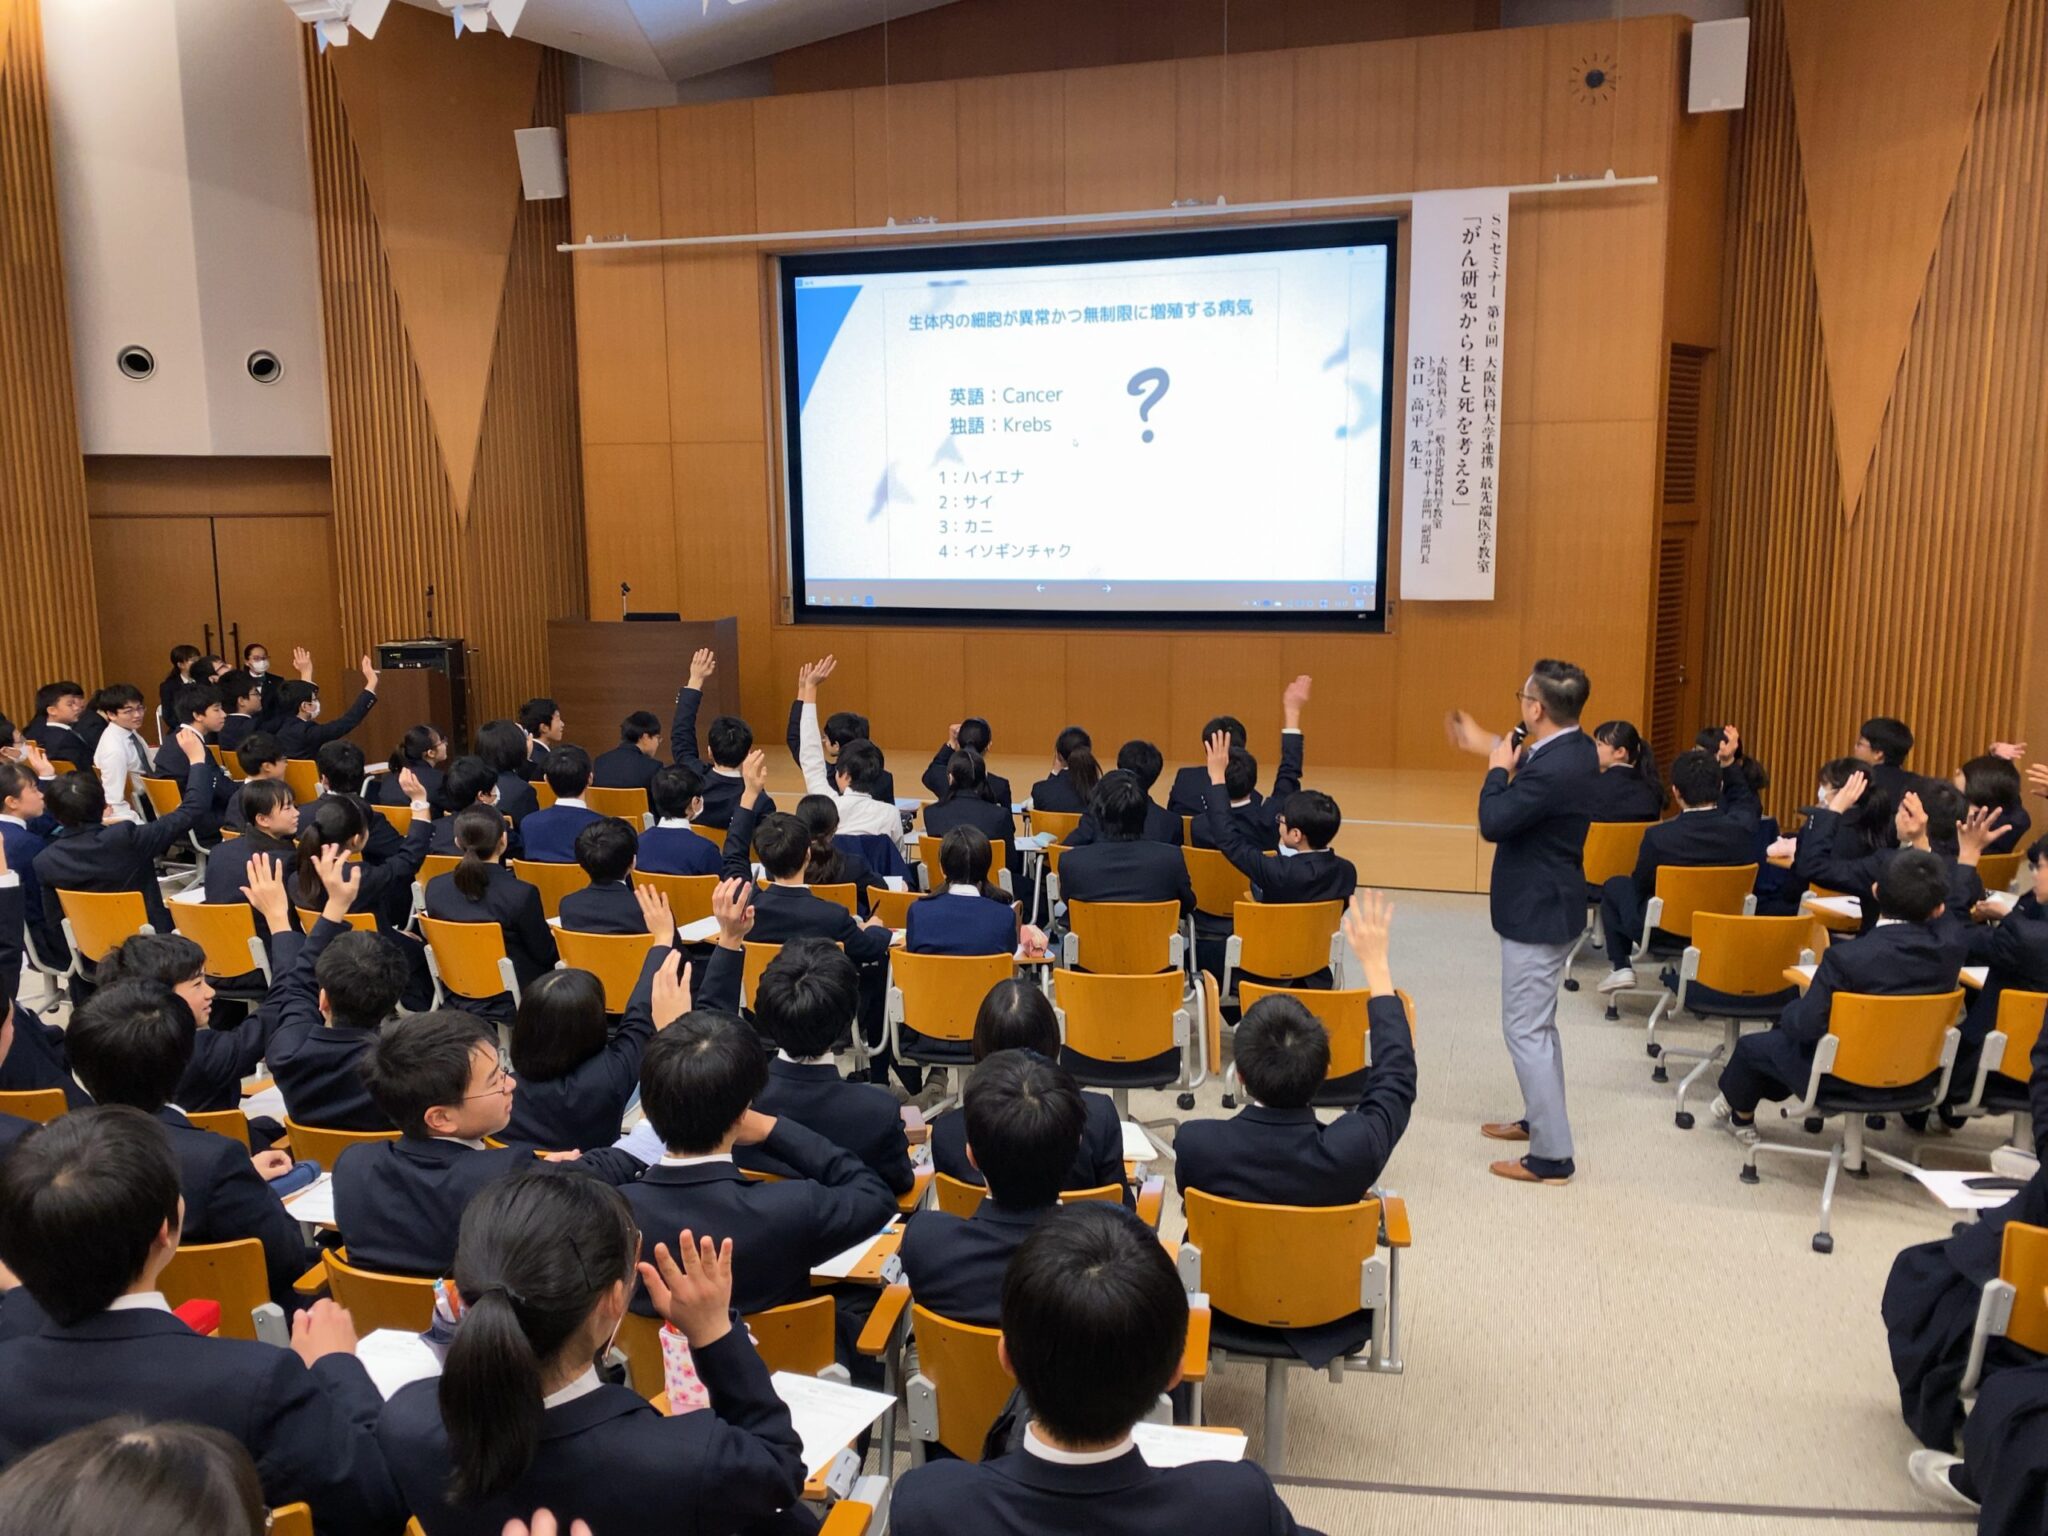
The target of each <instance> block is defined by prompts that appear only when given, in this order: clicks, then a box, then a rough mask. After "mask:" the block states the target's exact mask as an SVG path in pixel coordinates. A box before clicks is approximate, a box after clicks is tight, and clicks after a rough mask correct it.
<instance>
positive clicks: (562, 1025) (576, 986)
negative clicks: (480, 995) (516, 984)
mask: <svg viewBox="0 0 2048 1536" xmlns="http://www.w3.org/2000/svg"><path fill="white" fill-rule="evenodd" d="M604 1042H605V1016H604V983H603V982H601V981H599V980H598V979H597V977H595V976H593V975H592V974H591V973H590V972H589V971H583V970H577V969H575V968H574V967H571V968H570V969H568V970H558V971H543V972H542V973H541V974H540V975H539V976H537V977H535V978H534V979H533V980H532V981H531V982H529V983H528V984H527V985H526V986H524V987H522V988H521V989H520V991H519V1012H518V1013H517V1014H516V1015H514V1016H513V1019H512V1070H513V1072H514V1073H516V1074H517V1075H518V1077H519V1079H520V1080H521V1081H523V1082H535V1083H551V1082H553V1081H554V1080H555V1079H556V1078H558V1077H565V1076H567V1075H568V1073H569V1072H570V1071H571V1070H572V1069H574V1068H576V1067H579V1066H581V1065H582V1064H583V1063H584V1062H586V1061H588V1060H589V1059H590V1058H591V1057H593V1056H595V1055H596V1054H597V1053H598V1052H599V1051H601V1050H603V1049H604Z"/></svg>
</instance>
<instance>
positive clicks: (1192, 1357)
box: [1180, 1298, 1209, 1381]
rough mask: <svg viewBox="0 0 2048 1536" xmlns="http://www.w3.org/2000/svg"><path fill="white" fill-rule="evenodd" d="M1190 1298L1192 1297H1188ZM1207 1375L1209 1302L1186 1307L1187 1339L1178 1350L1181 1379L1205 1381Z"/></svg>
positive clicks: (1204, 1301)
mask: <svg viewBox="0 0 2048 1536" xmlns="http://www.w3.org/2000/svg"><path fill="white" fill-rule="evenodd" d="M1190 1299H1192V1298H1190ZM1208 1376H1209V1304H1208V1301H1207V1300H1206V1299H1204V1300H1203V1303H1202V1305H1201V1306H1199V1307H1189V1308H1188V1341H1187V1343H1186V1345H1185V1346H1184V1347H1183V1348H1182V1349H1181V1352H1180V1377H1181V1380H1182V1381H1206V1380H1207V1379H1208Z"/></svg>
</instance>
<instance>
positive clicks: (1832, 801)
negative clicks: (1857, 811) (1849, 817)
mask: <svg viewBox="0 0 2048 1536" xmlns="http://www.w3.org/2000/svg"><path fill="white" fill-rule="evenodd" d="M1868 788H1870V775H1869V774H1867V773H1865V772H1864V771H1863V770H1862V769H1861V768H1858V769H1857V770H1856V771H1855V772H1854V773H1852V774H1850V775H1849V778H1848V781H1847V782H1846V783H1844V784H1843V785H1842V787H1841V788H1840V789H1838V790H1836V791H1835V792H1834V793H1833V794H1832V795H1829V796H1828V809H1829V810H1831V811H1834V812H1835V813H1837V814H1838V815H1839V814H1840V813H1841V812H1843V811H1846V810H1848V809H1849V807H1850V806H1852V805H1854V804H1855V803H1856V802H1857V801H1858V800H1861V799H1862V798H1863V792H1864V791H1865V790H1866V789H1868Z"/></svg>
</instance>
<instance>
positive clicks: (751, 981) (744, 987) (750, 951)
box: [740, 939, 843, 1008]
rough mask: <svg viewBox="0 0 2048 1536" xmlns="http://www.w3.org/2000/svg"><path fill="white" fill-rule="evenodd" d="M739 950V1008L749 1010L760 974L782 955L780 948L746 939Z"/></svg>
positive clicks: (777, 945)
mask: <svg viewBox="0 0 2048 1536" xmlns="http://www.w3.org/2000/svg"><path fill="white" fill-rule="evenodd" d="M842 947H843V946H842ZM740 948H741V954H740V1006H741V1007H743V1008H751V1007H753V1006H754V988H755V987H757V986H759V985H760V983H761V973H762V972H763V971H765V970H767V969H768V962H769V961H770V960H773V959H774V958H775V957H776V956H777V955H779V954H781V953H782V946H781V945H780V944H757V943H755V942H754V941H753V940H752V939H748V940H747V941H746V942H745V943H744V944H743V945H741V946H740Z"/></svg>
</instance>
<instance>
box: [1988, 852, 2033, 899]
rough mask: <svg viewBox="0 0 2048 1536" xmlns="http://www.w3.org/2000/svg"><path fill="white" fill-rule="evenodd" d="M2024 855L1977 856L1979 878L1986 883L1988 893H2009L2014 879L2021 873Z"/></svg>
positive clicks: (1992, 854) (1997, 854) (1995, 854)
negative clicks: (2021, 862)
mask: <svg viewBox="0 0 2048 1536" xmlns="http://www.w3.org/2000/svg"><path fill="white" fill-rule="evenodd" d="M2025 857H2026V855H2025V854H2024V853H1980V854H1978V855H1977V878H1978V879H1979V880H1982V881H1983V882H1984V889H1985V890H1987V891H2009V890H2011V889H2012V882H2013V877H2014V876H2015V875H2017V874H2018V873H2019V872H2020V861H2021V860H2022V859H2024V858H2025Z"/></svg>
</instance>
